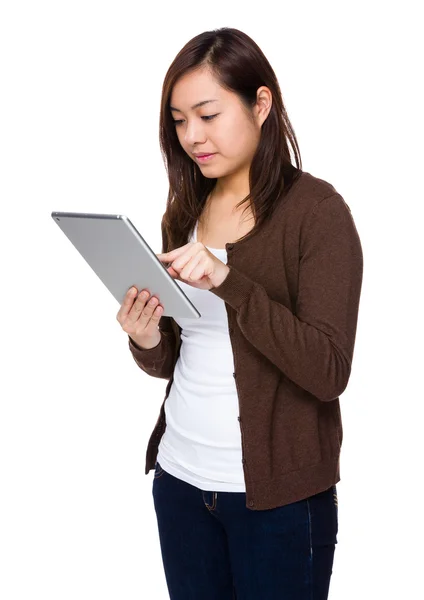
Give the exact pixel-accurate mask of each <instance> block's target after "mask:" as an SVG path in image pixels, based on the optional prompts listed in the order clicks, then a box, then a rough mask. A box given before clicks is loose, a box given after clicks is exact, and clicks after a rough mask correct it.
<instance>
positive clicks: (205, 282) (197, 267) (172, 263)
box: [156, 242, 230, 290]
mask: <svg viewBox="0 0 424 600" xmlns="http://www.w3.org/2000/svg"><path fill="white" fill-rule="evenodd" d="M156 256H157V257H158V259H159V260H160V261H161V262H162V263H169V266H168V267H167V271H168V273H169V274H170V275H171V277H173V278H174V279H178V280H179V281H183V282H184V283H186V284H187V285H191V286H193V287H195V288H199V289H201V290H210V289H211V288H214V287H218V286H219V285H221V283H222V282H223V281H224V279H225V278H226V277H227V275H228V273H229V272H230V268H229V267H228V266H227V265H226V264H225V263H223V262H222V261H220V260H219V259H218V258H216V256H214V255H213V254H212V252H209V250H208V249H207V248H206V246H204V245H203V244H202V243H201V242H190V243H188V244H186V245H185V246H181V247H180V248H175V250H171V252H166V253H163V254H157V255H156Z"/></svg>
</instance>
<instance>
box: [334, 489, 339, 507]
mask: <svg viewBox="0 0 424 600" xmlns="http://www.w3.org/2000/svg"><path fill="white" fill-rule="evenodd" d="M333 504H334V506H335V507H336V508H337V509H338V508H339V499H338V497H337V487H336V485H335V484H334V485H333Z"/></svg>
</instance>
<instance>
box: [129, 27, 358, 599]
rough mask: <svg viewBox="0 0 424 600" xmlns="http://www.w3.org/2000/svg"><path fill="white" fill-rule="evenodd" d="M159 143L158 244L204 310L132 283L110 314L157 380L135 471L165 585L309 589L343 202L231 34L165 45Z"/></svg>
mask: <svg viewBox="0 0 424 600" xmlns="http://www.w3.org/2000/svg"><path fill="white" fill-rule="evenodd" d="M160 140H161V148H162V151H163V155H164V158H165V162H166V167H167V172H168V177H169V196H168V202H167V207H166V212H165V214H164V216H163V219H162V238H163V248H162V252H163V253H162V254H160V255H158V256H159V258H160V260H161V261H163V262H164V264H167V265H169V266H168V267H167V269H168V272H169V273H170V274H171V275H172V276H173V277H174V278H176V280H177V282H178V285H180V286H181V287H182V289H183V290H184V292H185V293H186V294H187V295H188V296H189V297H190V299H191V300H192V301H193V303H194V305H195V306H196V307H197V308H198V310H199V312H200V313H201V318H200V319H173V318H171V317H163V318H161V314H162V312H163V309H162V307H161V305H160V299H158V298H154V297H152V298H150V300H148V298H149V296H150V293H149V291H148V290H141V291H140V293H139V291H138V290H136V289H130V290H129V291H128V294H127V296H126V298H125V300H124V302H123V304H122V306H121V308H120V310H119V312H118V315H117V319H118V321H119V323H120V325H121V326H122V329H123V330H124V331H125V332H126V333H127V334H128V336H129V340H128V341H129V348H130V350H131V352H132V355H133V357H134V359H135V361H136V363H137V364H138V365H139V367H140V368H141V369H143V370H144V371H145V372H146V373H148V374H149V375H152V376H153V377H160V378H164V379H168V380H169V381H168V385H167V388H166V393H165V398H164V401H163V403H162V406H161V409H160V414H159V418H158V421H157V424H156V426H155V428H154V431H153V433H152V436H151V438H150V441H149V444H148V448H147V456H146V474H147V473H148V472H149V471H150V470H151V469H155V474H154V480H153V499H154V506H155V511H156V515H157V521H158V528H159V536H160V543H161V552H162V558H163V565H164V571H165V575H166V580H167V585H168V589H169V593H170V597H171V598H172V599H173V600H199V599H200V598H201V599H202V600H232V599H233V598H237V599H238V600H277V599H278V600H281V599H282V598H284V599H285V600H307V599H308V600H309V599H310V598H314V599H315V600H318V599H320V600H323V599H325V598H327V595H328V589H329V583H330V576H331V573H332V565H333V556H334V550H335V544H336V543H337V537H336V536H337V531H338V516H337V510H338V508H337V490H336V483H337V482H338V481H340V472H339V456H340V448H341V444H342V423H341V415H340V406H339V396H340V394H341V393H342V392H343V391H344V389H345V388H346V385H347V383H348V380H349V376H350V372H351V364H352V357H353V350H354V342H355V335H356V325H357V315H358V307H359V300H360V292H361V285H362V251H361V244H360V240H359V237H358V233H357V230H356V227H355V224H354V221H353V218H352V215H351V212H350V209H349V207H348V206H347V204H346V203H345V201H344V200H343V198H342V196H341V195H340V194H339V193H338V192H337V191H336V190H335V188H334V187H333V186H332V185H331V184H330V183H328V182H326V181H324V180H322V179H319V178H317V177H315V176H313V175H311V174H310V173H307V172H305V171H302V169H301V164H300V154H299V151H298V146H297V140H296V137H295V134H294V131H293V128H292V126H291V124H290V122H289V119H288V117H287V114H286V111H285V108H284V105H283V101H282V97H281V92H280V88H279V85H278V82H277V79H276V77H275V74H274V71H273V70H272V68H271V66H270V65H269V63H268V61H267V59H266V58H265V56H264V55H263V53H262V52H261V50H260V48H259V47H258V46H257V45H256V44H255V42H254V41H253V40H252V39H251V38H250V37H248V36H247V35H245V34H244V33H242V32H241V31H238V30H236V29H229V28H224V29H219V30H215V31H208V32H205V33H202V34H201V35H198V36H196V37H195V38H193V39H192V40H191V41H189V42H188V44H187V45H186V46H185V47H184V48H183V49H182V50H181V51H180V52H179V53H178V55H177V56H176V58H175V60H174V61H173V63H172V64H171V66H170V68H169V70H168V72H167V74H166V77H165V81H164V85H163V93H162V103H161V114H160ZM289 144H290V146H291V148H292V150H293V153H294V157H295V162H296V166H294V165H292V163H291V160H290V151H289ZM165 401H166V403H165Z"/></svg>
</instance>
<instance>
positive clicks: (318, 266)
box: [210, 193, 363, 402]
mask: <svg viewBox="0 0 424 600" xmlns="http://www.w3.org/2000/svg"><path fill="white" fill-rule="evenodd" d="M302 231H303V233H302V235H301V236H300V241H299V246H300V258H299V284H298V295H297V302H296V314H293V313H292V312H291V310H290V309H288V308H287V307H286V306H284V305H282V304H280V303H279V302H276V301H274V300H272V299H270V297H269V296H268V294H267V292H266V290H265V289H264V287H263V286H262V285H260V284H259V283H257V282H255V281H253V280H252V279H250V278H249V277H248V276H246V275H245V274H244V273H241V272H240V271H238V270H237V269H235V268H233V267H231V266H229V268H230V271H229V273H228V275H227V277H226V279H225V280H224V281H223V283H222V284H221V285H219V286H218V287H216V288H212V289H211V290H210V291H211V292H212V293H214V294H216V295H217V296H219V297H220V298H222V299H223V300H224V301H225V302H227V303H228V304H229V305H230V306H232V307H233V308H234V309H235V311H236V319H237V323H238V325H239V327H240V329H241V331H242V333H243V335H244V336H245V337H246V338H247V339H248V340H249V342H250V343H251V344H253V345H254V346H255V348H257V350H258V351H259V352H261V353H262V354H263V355H264V356H266V357H267V358H268V359H269V360H270V361H272V362H273V363H274V364H275V365H276V366H277V367H278V368H279V369H280V370H281V371H282V372H283V373H284V374H285V375H286V376H287V377H288V378H289V379H291V380H292V381H293V382H294V383H296V384H297V385H299V386H300V387H302V388H303V389H305V390H307V391H308V392H310V393H311V394H313V395H314V396H316V397H317V398H319V399H320V400H321V401H324V402H326V401H331V400H334V399H336V398H338V397H339V395H340V394H341V393H342V392H343V391H344V390H345V388H346V386H347V383H348V380H349V377H350V372H351V364H352V358H353V351H354V345H355V336H356V327H357V318H358V309H359V301H360V293H361V286H362V273H363V256H362V248H361V242H360V239H359V235H358V232H357V229H356V226H355V223H354V221H353V217H352V215H351V212H350V209H349V207H348V205H347V204H346V203H345V201H344V200H343V198H342V197H341V196H340V194H338V193H336V194H333V195H331V196H328V197H326V198H324V199H321V200H319V201H318V202H317V203H316V204H315V205H314V206H313V208H312V209H310V211H309V212H308V214H307V215H306V217H305V222H304V225H303V228H302Z"/></svg>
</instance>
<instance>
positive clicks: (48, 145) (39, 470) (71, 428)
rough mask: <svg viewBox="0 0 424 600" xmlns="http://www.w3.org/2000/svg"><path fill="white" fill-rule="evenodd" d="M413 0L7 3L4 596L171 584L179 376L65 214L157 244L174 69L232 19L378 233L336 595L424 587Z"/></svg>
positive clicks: (359, 352)
mask: <svg viewBox="0 0 424 600" xmlns="http://www.w3.org/2000/svg"><path fill="white" fill-rule="evenodd" d="M418 4H419V3H418V2H416V3H412V2H407V1H404V2H402V3H399V4H397V3H393V2H372V1H371V2H369V1H368V2H366V3H365V2H358V1H356V2H351V3H347V2H319V3H313V2H310V3H306V2H296V3H294V2H278V3H275V4H273V3H271V2H268V3H263V2H262V3H260V2H252V3H251V4H248V3H246V2H233V3H229V2H222V3H221V2H218V1H216V0H215V1H214V2H212V3H205V2H201V3H192V2H187V1H186V0H179V1H178V2H169V3H166V2H163V1H161V2H156V3H154V5H153V7H149V8H147V7H146V5H145V4H144V3H143V2H141V1H139V2H135V1H131V2H129V1H122V0H121V1H120V2H110V1H105V0H102V2H100V1H95V0H84V1H81V0H73V1H72V2H69V1H68V2H65V1H61V2H57V1H56V2H53V1H50V2H47V1H46V0H39V1H38V2H23V1H19V0H14V1H13V2H12V1H11V0H9V1H5V2H3V3H2V5H1V10H0V61H1V72H0V85H1V94H0V103H1V106H0V152H1V156H0V160H1V163H0V165H1V176H0V186H1V189H0V198H1V209H2V214H1V236H0V244H1V248H0V256H1V286H2V293H1V312H2V314H1V323H2V328H1V342H2V343H1V351H2V359H1V373H2V374H1V414H0V486H1V489H0V519H1V522H0V571H1V575H0V596H1V598H2V600H15V599H25V600H27V599H32V598H36V597H37V598H43V599H44V600H50V599H54V600H57V599H58V598H60V599H61V600H68V599H72V600H73V599H75V598H78V599H79V600H85V599H87V600H91V599H95V598H102V600H109V599H123V598H125V600H132V599H136V598H143V599H144V598H149V599H150V598H152V599H154V600H162V599H166V598H168V593H167V589H166V583H165V578H164V574H163V568H162V562H161V555H160V547H159V538H158V533H157V525H156V517H155V513H154V507H153V500H152V497H151V486H152V477H153V474H152V472H150V473H149V475H148V476H146V475H145V474H144V461H145V451H146V446H147V441H148V438H149V436H150V433H151V431H152V429H153V427H154V424H155V422H156V419H157V416H158V411H159V407H160V403H161V402H162V399H163V395H164V391H165V386H166V381H165V380H154V379H153V378H149V377H148V376H147V375H146V374H145V373H143V372H142V371H141V370H139V369H138V367H137V366H136V364H135V363H134V361H133V359H132V357H131V356H130V353H129V350H128V346H127V336H126V334H125V333H124V332H122V330H121V329H120V326H119V324H118V323H117V321H116V319H115V317H116V313H117V311H118V308H119V305H118V304H117V303H116V301H115V300H114V298H113V297H112V296H111V295H110V294H109V292H108V291H107V290H106V288H105V287H104V286H103V284H102V283H101V282H100V280H98V279H97V278H96V276H95V275H94V274H93V273H92V271H91V270H90V268H89V267H88V265H87V264H86V263H85V262H84V260H83V259H82V258H81V257H80V255H79V254H78V253H77V252H76V250H75V249H74V248H73V246H72V245H71V244H70V242H69V241H68V240H67V238H66V237H65V236H64V235H63V233H62V232H61V231H60V229H59V228H58V227H57V225H56V224H55V223H54V221H53V220H52V219H51V216H50V213H51V212H52V211H60V210H63V211H81V212H104V213H114V212H117V213H123V214H127V215H128V216H129V217H130V219H131V220H132V221H133V223H134V224H135V226H136V227H137V228H138V229H139V230H140V232H141V233H142V234H143V235H144V236H145V237H146V239H147V240H148V242H149V243H150V244H151V246H152V247H153V249H154V251H155V252H160V251H161V238H160V219H161V216H162V214H163V212H164V210H165V202H166V195H167V190H168V184H167V178H166V173H165V169H164V166H163V163H162V158H161V155H160V150H159V142H158V118H159V102H160V94H161V86H162V82H163V78H164V76H165V73H166V70H167V69H168V66H169V65H170V63H171V62H172V60H173V59H174V57H175V55H176V54H177V52H178V51H179V50H180V48H181V47H182V46H183V45H184V44H185V43H186V42H187V41H188V40H189V39H191V38H192V37H194V36H195V35H197V34H199V33H201V32H202V31H205V30H209V29H213V28H217V27H222V26H231V27H236V28H238V29H241V30H243V31H245V32H246V33H247V34H248V35H250V36H251V37H252V38H253V39H254V40H255V41H256V42H257V43H258V44H259V46H260V47H261V48H262V50H263V51H264V53H265V55H266V56H267V58H268V59H269V61H270V62H271V65H272V66H273V68H274V70H275V72H276V74H277V77H278V79H279V82H280V86H281V89H282V93H283V99H284V102H285V104H286V108H287V111H288V114H289V118H290V120H291V122H292V124H293V127H294V130H295V132H296V135H297V138H298V142H299V145H300V151H301V156H302V159H303V170H304V171H308V172H310V173H312V174H313V175H315V176H317V177H320V178H322V179H325V180H327V181H329V182H330V183H331V184H332V185H334V186H335V188H336V189H337V191H338V192H339V193H340V194H341V195H342V196H343V197H344V199H345V200H346V202H347V203H348V205H349V206H350V208H351V211H352V214H353V217H354V219H355V222H356V226H357V228H358V231H359V234H360V237H361V241H362V245H363V252H364V280H363V290H362V296H361V305H360V314H359V322H358V330H357V339H356V347H355V356H354V363H353V370H352V375H351V379H350V381H349V385H348V388H347V390H346V391H345V393H344V394H343V395H342V396H341V409H342V417H343V425H344V440H343V447H342V456H341V478H342V479H341V481H340V483H339V484H338V494H339V536H338V539H339V543H338V545H337V547H336V554H335V560H334V568H333V576H332V580H331V586H330V599H334V600H338V599H341V598H342V599H343V600H350V599H352V600H353V599H355V600H356V599H357V598H361V599H363V600H368V599H369V600H371V599H374V598H376V597H378V598H408V599H415V598H422V597H423V583H422V538H423V534H424V530H423V519H422V495H421V494H420V489H421V481H420V478H421V477H420V473H422V465H421V460H422V457H423V444H422V424H421V415H422V402H423V399H424V394H423V387H422V383H421V374H422V371H423V368H422V364H421V363H422V360H423V326H422V307H423V305H424V298H423V292H422V281H420V280H422V274H423V268H422V259H423V250H422V238H423V235H422V231H423V226H422V220H421V217H422V206H421V205H422V202H423V196H424V194H423V183H422V174H423V173H422V159H423V153H422V143H421V139H422V135H423V122H422V115H421V113H422V107H423V105H424V99H423V96H422V95H421V96H420V90H419V80H420V79H422V60H420V59H419V54H421V59H422V52H423V48H422V47H420V46H419V36H421V34H422V28H421V24H420V21H419V19H418ZM277 13H279V14H277ZM421 37H422V36H421ZM420 288H421V289H420ZM258 600H266V599H258Z"/></svg>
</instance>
